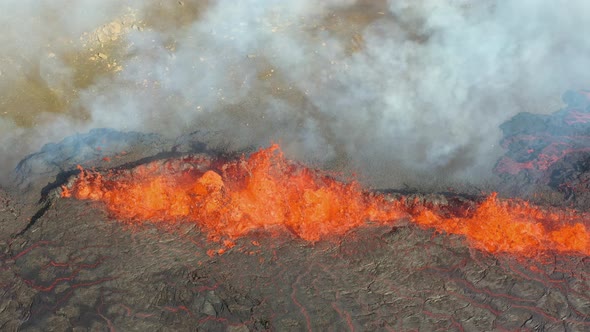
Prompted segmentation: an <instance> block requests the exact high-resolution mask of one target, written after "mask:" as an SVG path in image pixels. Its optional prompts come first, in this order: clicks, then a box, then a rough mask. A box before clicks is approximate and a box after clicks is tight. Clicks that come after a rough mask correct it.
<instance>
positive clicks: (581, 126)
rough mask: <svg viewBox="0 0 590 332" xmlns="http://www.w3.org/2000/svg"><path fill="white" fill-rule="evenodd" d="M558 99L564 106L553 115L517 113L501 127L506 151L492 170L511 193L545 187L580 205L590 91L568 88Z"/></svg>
mask: <svg viewBox="0 0 590 332" xmlns="http://www.w3.org/2000/svg"><path fill="white" fill-rule="evenodd" d="M563 100H564V102H565V103H566V104H567V106H566V107H565V108H564V109H562V110H559V111H557V112H555V113H552V114H549V115H542V114H531V113H519V114H517V115H516V116H514V117H513V118H512V119H511V120H510V121H508V122H506V123H504V124H502V125H501V126H500V128H501V129H502V131H503V133H504V138H503V140H502V142H501V143H502V146H503V147H504V148H505V149H506V150H507V151H506V153H505V155H504V156H503V157H502V158H501V159H500V160H499V161H498V163H497V164H496V166H495V168H494V171H495V172H496V173H497V174H498V175H500V177H502V178H503V179H504V180H505V182H506V183H507V184H509V186H510V189H509V191H510V193H511V194H524V195H525V196H526V195H527V194H530V193H532V192H536V193H538V192H539V191H542V190H543V188H546V190H549V191H554V192H557V193H560V194H561V195H560V199H559V201H563V202H568V203H571V201H568V200H569V199H573V200H574V201H575V203H576V204H577V205H578V207H583V206H585V205H586V204H583V202H585V201H586V200H587V198H586V196H587V194H588V193H589V192H590V187H589V184H588V181H587V178H588V177H589V175H588V174H587V173H588V171H589V170H590V169H589V167H588V160H589V158H590V92H588V91H578V92H575V91H568V92H566V93H565V94H564V96H563Z"/></svg>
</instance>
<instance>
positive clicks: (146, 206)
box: [62, 144, 590, 257]
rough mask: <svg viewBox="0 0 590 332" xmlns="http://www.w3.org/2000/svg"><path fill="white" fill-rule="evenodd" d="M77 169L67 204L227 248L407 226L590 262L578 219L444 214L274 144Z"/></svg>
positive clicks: (489, 211) (481, 211) (509, 207)
mask: <svg viewBox="0 0 590 332" xmlns="http://www.w3.org/2000/svg"><path fill="white" fill-rule="evenodd" d="M80 169H81V173H80V175H79V176H78V177H77V178H76V180H75V181H74V183H73V184H72V185H71V186H70V187H69V188H68V187H63V193H62V196H63V197H71V196H73V197H75V198H78V199H88V200H95V201H102V202H104V203H105V205H106V207H107V209H108V210H109V211H110V212H111V213H112V214H113V215H114V216H115V217H116V218H118V219H121V220H124V221H129V222H143V221H146V220H150V221H154V222H168V223H174V222H178V221H186V222H195V223H197V224H198V225H199V226H200V227H201V228H202V229H203V230H204V231H206V232H207V233H208V234H209V237H210V238H211V239H213V240H216V241H222V242H223V243H224V244H225V246H226V247H227V248H231V247H233V246H234V245H235V243H234V242H233V240H234V239H236V238H238V237H240V236H244V235H246V234H248V233H250V232H252V231H256V230H265V231H267V232H270V233H271V234H277V233H276V231H280V230H288V231H290V232H291V233H293V234H295V235H296V236H298V237H300V238H302V239H304V240H307V241H310V242H316V241H318V240H320V239H323V238H326V237H329V236H334V235H335V236H338V235H342V234H344V233H346V232H347V231H349V230H351V229H353V228H356V227H360V226H362V225H365V224H366V222H367V221H373V222H377V223H381V224H389V225H395V222H396V221H399V220H401V219H404V218H405V219H407V220H412V221H413V222H415V223H416V224H418V225H419V226H421V227H424V228H435V229H437V230H438V231H444V232H446V233H451V234H459V235H464V236H465V237H466V239H467V241H468V242H469V244H470V245H472V246H474V247H475V248H478V249H481V250H485V251H488V252H491V253H500V252H506V253H512V254H518V255H521V256H528V257H532V256H535V255H537V254H538V253H540V252H547V251H560V252H572V253H579V254H584V255H590V233H589V231H588V227H587V220H588V218H587V217H586V216H585V215H581V214H578V213H576V212H574V211H569V210H563V211H558V212H550V211H548V210H546V209H542V208H539V207H534V206H531V205H529V204H528V203H526V202H521V201H517V200H506V201H503V200H499V199H498V198H497V196H496V195H495V194H492V195H491V196H490V197H488V198H487V199H486V200H485V201H483V202H482V203H481V204H479V205H478V206H477V207H476V209H475V211H473V212H470V211H459V212H458V213H454V214H453V215H449V214H450V213H449V212H448V211H447V212H443V211H441V210H440V209H437V208H429V207H426V206H424V205H420V204H415V203H413V204H410V203H409V202H405V201H404V200H389V199H387V197H386V196H385V195H381V194H376V193H371V192H368V191H364V190H362V188H361V187H360V185H359V184H358V183H357V182H354V181H353V182H351V183H343V182H339V181H337V180H335V179H334V178H333V177H331V176H329V174H326V173H324V172H321V171H318V170H313V169H309V168H306V167H304V166H302V165H299V164H296V163H293V162H289V161H288V160H286V159H285V158H284V156H283V154H282V152H281V151H280V148H279V146H278V145H276V144H275V145H272V146H270V147H269V148H267V149H263V150H260V151H258V152H256V153H253V154H252V155H251V156H250V157H249V158H245V157H242V158H240V159H238V160H236V161H232V162H223V161H215V160H211V159H208V158H205V157H200V158H197V157H186V158H184V159H172V160H168V161H157V162H152V163H149V164H145V165H142V166H139V167H136V168H134V169H133V170H129V171H119V172H110V173H107V174H101V173H98V172H93V171H87V170H84V169H82V168H80ZM224 251H225V250H220V251H218V252H219V253H223V252H224Z"/></svg>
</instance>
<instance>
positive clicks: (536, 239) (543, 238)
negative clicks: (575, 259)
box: [414, 194, 590, 257]
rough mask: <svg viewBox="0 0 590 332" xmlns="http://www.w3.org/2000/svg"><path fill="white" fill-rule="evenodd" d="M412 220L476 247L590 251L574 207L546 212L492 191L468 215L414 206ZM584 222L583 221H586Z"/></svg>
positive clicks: (522, 251) (533, 252)
mask: <svg viewBox="0 0 590 332" xmlns="http://www.w3.org/2000/svg"><path fill="white" fill-rule="evenodd" d="M417 210H418V211H417V213H416V217H415V218H414V221H415V222H416V223H418V224H419V225H422V226H424V227H434V228H436V229H437V230H440V231H445V232H447V233H451V234H461V235H465V236H466V237H467V239H468V241H469V242H470V243H471V244H472V245H473V246H474V247H476V248H478V249H482V250H485V251H488V252H491V253H498V252H508V253H517V254H520V255H523V256H529V257H530V256H535V255H537V254H538V253H541V252H544V251H559V252H578V253H582V254H584V255H590V232H589V231H588V229H587V227H586V226H585V225H584V224H583V223H582V221H587V220H588V217H587V216H583V215H581V214H578V213H576V212H575V211H570V210H563V211H559V212H550V211H546V210H543V209H540V208H538V207H534V206H531V205H530V204H528V203H526V202H522V201H518V200H509V201H500V200H499V199H498V198H497V195H496V194H492V195H491V196H490V197H488V198H487V199H486V200H485V201H484V202H483V203H481V204H480V205H479V206H478V207H477V209H476V210H475V212H474V213H473V214H472V215H471V216H466V217H455V216H450V217H449V216H443V214H442V213H439V212H436V211H433V210H431V209H424V208H418V209H417ZM586 223H587V222H586Z"/></svg>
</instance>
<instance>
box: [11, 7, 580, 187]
mask: <svg viewBox="0 0 590 332" xmlns="http://www.w3.org/2000/svg"><path fill="white" fill-rule="evenodd" d="M162 3H163V4H162ZM0 12H1V13H2V14H0V24H1V25H2V29H3V31H2V34H0V41H1V42H2V49H1V50H0V63H2V67H1V69H0V73H1V75H0V88H1V91H2V92H0V98H2V99H4V102H0V130H1V132H2V136H1V137H2V144H0V160H2V164H1V165H0V167H2V168H3V169H4V170H6V171H8V170H9V169H11V168H12V167H13V166H14V164H15V163H16V162H17V161H18V159H19V158H22V157H23V156H24V155H25V154H26V153H30V152H32V151H34V150H36V149H38V148H39V147H40V145H42V144H43V143H46V142H50V141H56V140H58V139H60V138H62V137H64V136H66V135H69V134H72V133H75V132H84V131H87V130H88V129H90V128H93V127H112V128H116V129H121V130H138V131H142V132H152V131H153V132H159V133H164V134H167V135H169V136H172V137H174V136H177V135H179V134H181V133H183V132H188V131H194V130H201V131H203V132H209V133H213V135H209V136H207V137H208V139H209V143H210V144H211V145H213V146H216V145H217V146H227V147H229V148H231V149H239V148H244V147H248V146H264V145H268V143H269V142H270V141H278V142H280V143H281V145H282V146H283V148H284V149H285V150H286V153H287V155H288V156H289V157H291V158H294V159H299V160H306V161H312V162H315V163H317V164H318V165H320V166H322V167H333V168H337V169H340V170H346V171H357V172H358V173H360V174H361V178H362V179H363V180H364V181H366V182H368V183H370V184H372V185H374V186H377V187H391V186H399V185H401V184H402V183H408V184H413V185H414V184H419V183H420V181H419V179H422V180H424V179H427V180H428V181H431V180H433V179H434V180H441V179H444V181H452V180H469V181H472V182H477V181H479V180H484V179H486V178H487V177H489V176H490V170H491V168H492V167H493V165H494V163H495V161H496V159H497V158H498V156H499V150H498V147H497V143H498V141H499V139H500V131H499V129H498V125H499V124H500V123H502V122H504V121H506V120H507V119H509V118H510V117H511V116H513V115H515V114H516V113H518V112H520V111H529V112H550V111H554V110H556V108H558V107H559V96H560V94H561V93H562V92H564V91H565V90H567V89H570V88H574V89H577V88H585V87H587V86H588V83H587V82H588V79H589V78H590V77H589V76H590V72H589V71H587V70H586V68H588V67H589V65H590V58H588V56H587V54H589V53H590V40H589V39H588V38H587V37H586V36H585V34H584V32H585V31H590V21H589V20H588V19H587V14H588V13H589V12H590V3H589V2H587V1H584V0H579V1H568V2H567V3H561V2H556V1H539V0H521V1H498V2H495V1H467V0H462V1H451V0H449V1H446V2H443V1H437V0H428V1H420V2H417V1H412V0H390V1H369V0H366V1H360V0H359V1H352V0H340V1H338V0H331V1H319V2H318V1H312V0H297V1H282V0H266V1H263V0H244V1H232V0H219V1H209V2H206V1H200V2H194V1H193V2H191V1H188V0H187V1H178V2H177V1H164V2H159V1H127V2H123V1H119V0H110V1H107V0H104V1H90V0H86V1H66V0H60V1H56V0H52V1H33V0H29V1H22V0H20V1H16V0H15V1H3V2H2V4H0ZM113 22H115V23H113ZM88 59H93V60H88ZM105 73H106V74H105ZM31 86H33V87H31ZM37 91H45V92H44V93H45V94H42V93H41V95H42V96H41V97H39V96H38V95H35V93H37V94H39V93H40V92H37ZM19 96H25V97H19ZM31 100H33V101H31ZM35 100H38V101H39V102H34V101H35ZM48 105H49V106H48ZM46 108H47V109H46ZM31 112H32V113H34V115H31V116H29V117H27V116H26V115H27V114H30V113H31ZM23 114H25V115H23ZM19 119H20V120H19ZM22 119H25V120H22ZM26 119H29V120H26ZM19 121H20V122H19ZM27 121H28V122H27Z"/></svg>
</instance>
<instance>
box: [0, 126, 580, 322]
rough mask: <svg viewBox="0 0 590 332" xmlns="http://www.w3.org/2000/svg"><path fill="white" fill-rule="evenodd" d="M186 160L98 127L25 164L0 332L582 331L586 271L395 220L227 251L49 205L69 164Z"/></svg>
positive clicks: (162, 228)
mask: <svg viewBox="0 0 590 332" xmlns="http://www.w3.org/2000/svg"><path fill="white" fill-rule="evenodd" d="M74 142H75V144H74ZM179 142H180V143H179ZM130 143H132V144H130ZM105 147H106V148H105ZM157 150H159V152H156V151H157ZM162 151H169V152H162ZM199 153H200V154H201V155H215V152H213V151H207V150H206V149H205V148H203V146H202V145H198V144H196V143H195V142H193V141H192V138H191V137H190V136H188V137H185V138H183V139H181V140H176V141H174V142H169V141H166V140H165V139H162V138H160V137H158V136H156V135H145V134H139V133H121V132H117V131H113V130H106V129H103V130H94V131H92V132H90V133H89V134H84V135H79V136H77V137H75V139H66V140H64V141H62V142H60V143H57V144H50V145H47V146H46V147H44V148H43V149H42V150H41V151H39V152H38V153H36V154H33V155H31V156H29V157H28V158H26V159H24V160H23V161H22V162H21V164H20V165H19V167H18V168H17V170H16V171H15V173H16V174H15V187H14V188H10V190H8V189H7V190H4V191H2V192H1V197H0V204H1V205H0V221H1V224H0V227H1V228H2V232H1V233H0V234H2V238H1V239H0V241H1V242H0V245H1V250H2V251H1V253H2V256H1V260H0V263H1V265H0V274H1V278H0V280H2V282H1V283H2V284H1V286H2V292H3V293H2V297H1V298H2V300H1V303H0V322H2V326H1V329H2V330H26V331H36V330H39V331H41V330H73V331H85V330H92V331H94V330H115V331H126V330H159V331H175V330H203V331H210V330H221V331H261V330H277V331H300V330H332V331H341V330H356V331H359V330H375V331H380V330H383V331H385V330H391V331H398V330H404V331H405V330H445V331H446V330H451V331H462V330H463V331H476V330H477V331H492V330H531V331H532V330H541V329H542V330H545V331H563V330H569V331H583V330H587V329H588V328H589V326H590V318H589V315H590V281H589V280H590V279H589V276H590V260H589V258H588V257H587V256H585V255H583V254H580V253H571V252H569V253H568V252H565V253H558V252H554V251H551V252H545V253H543V254H539V255H528V256H522V255H515V254H513V253H509V252H508V253H506V252H504V253H503V252H500V253H494V254H491V253H488V252H486V251H485V250H480V249H477V248H474V247H473V246H472V245H471V244H472V243H471V242H469V239H468V238H466V237H465V236H461V235H453V234H449V233H447V232H445V231H440V230H438V231H437V230H436V229H431V228H427V227H420V225H417V224H416V223H413V222H411V220H409V219H408V218H406V219H402V220H400V221H398V222H396V223H392V224H387V223H373V224H368V225H365V226H362V227H354V228H350V229H349V230H347V231H346V232H344V233H343V234H338V235H335V236H332V237H326V238H322V239H320V240H318V241H315V242H313V243H312V242H309V241H306V240H305V239H304V238H302V237H297V236H294V235H293V233H292V232H290V231H289V230H285V231H283V232H281V231H278V232H273V233H270V232H267V231H264V230H253V231H252V232H250V233H248V234H247V235H244V236H239V237H235V238H233V239H232V244H231V245H230V246H227V245H225V244H224V243H223V241H221V240H218V241H215V239H213V240H212V239H211V237H210V234H209V233H208V232H207V231H206V230H204V229H202V228H201V227H199V226H198V225H197V224H196V223H191V222H179V223H165V224H162V223H158V222H149V221H145V222H142V223H141V224H138V223H129V222H123V220H121V218H116V217H114V216H113V215H112V213H111V212H109V211H108V210H107V209H105V206H104V204H102V203H100V202H95V201H91V200H77V199H72V198H61V196H62V192H63V189H62V186H68V185H70V186H71V185H72V183H73V182H74V181H75V179H76V177H79V176H80V174H79V173H78V172H77V171H76V166H77V165H81V166H82V167H84V168H86V169H92V168H94V169H95V170H96V171H97V172H103V173H104V174H107V171H108V170H109V169H121V170H129V172H133V170H134V169H136V168H137V167H139V166H141V165H144V164H146V163H150V162H154V161H158V160H169V159H171V158H179V157H182V156H186V155H189V154H190V155H195V154H199ZM227 157H228V158H230V157H232V156H227ZM383 195H387V197H389V198H388V199H389V200H391V201H395V200H396V199H398V198H399V197H401V196H405V197H406V199H408V200H410V199H411V200H412V201H413V202H421V204H424V205H425V206H450V207H452V206H462V207H471V208H474V207H475V206H476V205H477V204H479V203H480V202H481V201H482V200H483V198H482V197H476V196H468V195H459V194H451V193H447V194H417V193H415V194H405V195H401V194H399V193H389V194H383ZM220 249H223V250H222V251H220Z"/></svg>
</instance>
